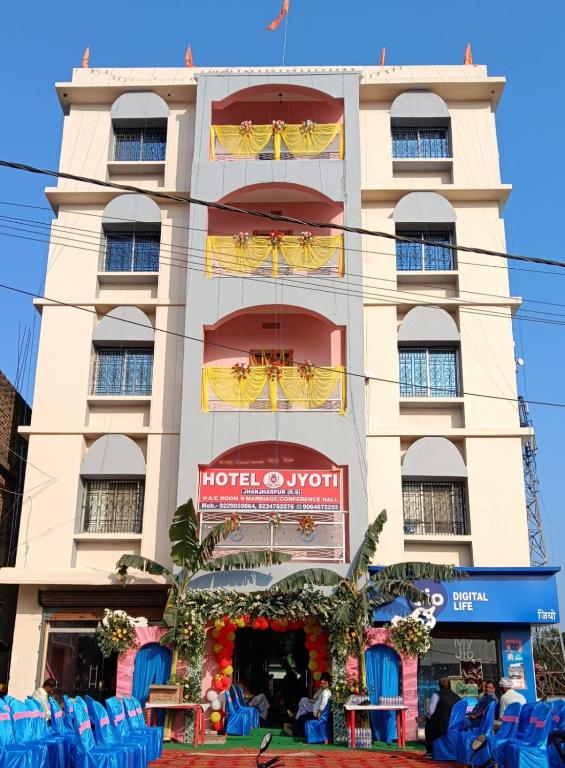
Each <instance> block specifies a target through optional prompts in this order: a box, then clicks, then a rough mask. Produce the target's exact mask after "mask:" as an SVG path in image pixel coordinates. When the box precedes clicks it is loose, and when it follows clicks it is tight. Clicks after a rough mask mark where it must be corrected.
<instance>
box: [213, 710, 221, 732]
mask: <svg viewBox="0 0 565 768" xmlns="http://www.w3.org/2000/svg"><path fill="white" fill-rule="evenodd" d="M212 714H214V713H212ZM212 728H213V729H214V730H215V731H221V730H222V723H221V722H219V723H212Z"/></svg>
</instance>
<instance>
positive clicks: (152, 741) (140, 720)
mask: <svg viewBox="0 0 565 768" xmlns="http://www.w3.org/2000/svg"><path fill="white" fill-rule="evenodd" d="M124 709H125V712H126V715H127V722H128V725H129V727H130V730H131V731H132V732H133V733H134V734H140V735H142V736H149V745H150V746H149V749H148V757H149V761H152V760H158V759H159V758H160V757H161V755H162V753H163V728H161V726H155V727H153V726H151V727H148V725H147V723H146V722H145V718H144V717H143V709H142V708H141V702H139V701H138V700H137V699H135V698H134V697H133V696H124Z"/></svg>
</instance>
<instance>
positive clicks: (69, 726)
mask: <svg viewBox="0 0 565 768" xmlns="http://www.w3.org/2000/svg"><path fill="white" fill-rule="evenodd" d="M63 722H64V723H65V728H66V730H67V731H72V733H74V732H75V705H74V702H73V700H72V699H71V698H69V697H68V696H63Z"/></svg>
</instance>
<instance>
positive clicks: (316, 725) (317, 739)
mask: <svg viewBox="0 0 565 768" xmlns="http://www.w3.org/2000/svg"><path fill="white" fill-rule="evenodd" d="M330 712H331V705H330V704H329V703H328V704H327V705H326V707H325V709H323V710H322V712H321V713H320V717H319V719H318V720H307V721H306V723H305V733H306V742H307V743H308V744H329V743H330V722H329V721H330Z"/></svg>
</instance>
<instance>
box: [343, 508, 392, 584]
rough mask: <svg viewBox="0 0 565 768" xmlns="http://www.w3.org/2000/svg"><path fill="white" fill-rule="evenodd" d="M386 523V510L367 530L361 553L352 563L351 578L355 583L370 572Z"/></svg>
mask: <svg viewBox="0 0 565 768" xmlns="http://www.w3.org/2000/svg"><path fill="white" fill-rule="evenodd" d="M385 523H386V509H383V511H382V512H381V513H380V515H378V516H377V518H376V519H375V520H373V522H372V523H371V525H370V526H369V527H368V528H367V531H366V532H365V536H364V537H363V543H362V544H361V546H360V547H359V551H358V552H357V555H356V556H355V559H354V560H353V562H352V563H351V576H352V578H353V580H354V581H357V580H358V579H360V578H361V576H364V575H365V574H366V573H367V572H368V570H369V566H370V565H371V564H372V563H373V559H374V557H375V552H376V551H377V545H378V543H379V536H380V534H381V531H382V529H383V527H384V524H385Z"/></svg>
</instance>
